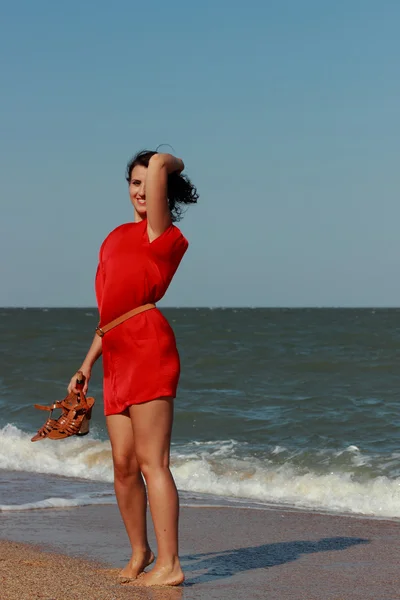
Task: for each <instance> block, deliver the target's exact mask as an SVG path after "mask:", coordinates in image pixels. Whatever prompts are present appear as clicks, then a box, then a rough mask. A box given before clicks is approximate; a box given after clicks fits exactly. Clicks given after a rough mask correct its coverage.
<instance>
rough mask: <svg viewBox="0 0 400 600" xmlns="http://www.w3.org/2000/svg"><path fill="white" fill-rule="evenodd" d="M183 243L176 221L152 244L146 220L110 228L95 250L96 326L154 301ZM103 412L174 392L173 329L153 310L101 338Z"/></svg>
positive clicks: (163, 288) (117, 410)
mask: <svg viewBox="0 0 400 600" xmlns="http://www.w3.org/2000/svg"><path fill="white" fill-rule="evenodd" d="M187 247H188V242H187V240H186V239H185V238H184V236H183V235H182V233H181V232H180V231H179V229H178V228H177V227H175V225H170V226H169V227H168V229H167V230H166V231H164V233H163V234H161V235H160V236H159V237H158V238H157V239H155V240H154V241H153V242H150V241H149V237H148V234H147V220H146V219H144V220H143V221H140V222H139V223H126V224H125V225H120V226H119V227H117V228H116V229H114V231H112V232H111V233H110V234H109V235H108V236H107V237H106V239H105V240H104V242H103V244H102V246H101V248H100V257H99V266H98V268H97V273H96V298H97V304H98V307H99V313H100V323H101V325H106V324H107V323H109V322H110V321H112V320H113V319H115V318H116V317H119V316H120V315H122V314H124V313H126V312H128V311H129V310H131V309H133V308H136V307H137V306H141V305H142V304H147V303H149V302H152V303H155V302H158V301H159V300H160V299H161V298H162V297H163V296H164V294H165V292H166V291H167V289H168V286H169V284H170V283H171V280H172V278H173V276H174V274H175V271H176V270H177V268H178V266H179V263H180V262H181V260H182V257H183V255H184V254H185V252H186V250H187ZM102 344H103V347H102V349H103V369H104V381H103V389H104V413H105V414H106V415H115V414H119V413H121V412H123V411H124V410H125V409H126V408H127V407H128V406H130V405H132V404H140V403H142V402H148V401H149V400H154V399H156V398H160V397H162V396H170V397H173V398H174V397H175V396H176V388H177V385H178V380H179V373H180V364H179V354H178V351H177V348H176V342H175V336H174V333H173V331H172V329H171V327H170V325H169V324H168V321H167V320H166V319H165V317H164V316H163V315H162V314H161V312H160V311H159V310H158V309H157V308H155V309H151V310H148V311H146V312H143V313H141V314H139V315H136V316H134V317H132V318H131V319H128V320H127V321H124V322H123V323H121V325H118V326H117V327H115V328H114V329H111V330H110V331H108V332H107V333H106V334H105V336H104V337H103V338H102Z"/></svg>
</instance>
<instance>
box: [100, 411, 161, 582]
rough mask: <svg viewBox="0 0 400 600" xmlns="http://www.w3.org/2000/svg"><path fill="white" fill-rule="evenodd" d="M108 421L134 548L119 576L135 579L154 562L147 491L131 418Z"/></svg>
mask: <svg viewBox="0 0 400 600" xmlns="http://www.w3.org/2000/svg"><path fill="white" fill-rule="evenodd" d="M106 422H107V429H108V433H109V436H110V441H111V447H112V454H113V463H114V487H115V495H116V497H117V502H118V507H119V510H120V512H121V516H122V520H123V522H124V525H125V528H126V531H127V534H128V537H129V541H130V543H131V547H132V557H131V559H130V561H129V563H128V564H127V565H126V567H125V568H124V569H122V571H121V573H120V576H121V577H123V578H128V579H135V578H136V577H137V576H138V574H139V573H141V572H142V571H143V570H144V569H145V567H147V565H149V564H150V563H151V562H152V561H153V560H154V555H153V553H152V552H151V550H150V546H149V542H148V540H147V529H146V510H147V496H146V488H145V485H144V481H143V478H142V475H141V473H140V470H139V466H138V462H137V459H136V454H135V444H134V437H133V431H132V424H131V419H130V417H129V415H128V414H121V415H111V416H109V417H107V418H106Z"/></svg>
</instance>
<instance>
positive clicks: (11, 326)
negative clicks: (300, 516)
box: [0, 308, 400, 520]
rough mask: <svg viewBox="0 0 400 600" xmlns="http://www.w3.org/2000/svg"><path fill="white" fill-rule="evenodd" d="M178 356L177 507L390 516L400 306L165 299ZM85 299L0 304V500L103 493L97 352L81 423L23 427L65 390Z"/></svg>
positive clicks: (101, 500)
mask: <svg viewBox="0 0 400 600" xmlns="http://www.w3.org/2000/svg"><path fill="white" fill-rule="evenodd" d="M162 310H163V313H164V314H165V316H166V317H167V318H168V320H169V321H170V323H171V325H172V327H173V329H174V331H175V335H176V338H177V343H178V347H179V351H180V355H181V367H182V375H181V381H180V387H179V390H178V396H177V399H176V401H175V422H174V430H173V441H172V447H171V465H172V472H173V474H174V477H175V480H176V483H177V487H178V489H179V493H180V499H181V503H182V505H188V506H190V505H195V506H236V507H248V508H253V509H258V510H266V509H271V508H272V509H281V508H282V507H284V508H286V509H294V510H301V511H308V512H310V511H316V512H320V513H330V514H332V513H333V514H341V515H353V516H364V517H369V518H374V519H390V520H399V519H400V445H399V433H400V416H399V415H400V412H399V406H400V404H399V400H400V376H399V373H400V309H261V308H254V309H251V308H238V309H234V308H226V309H223V308H216V309H212V308H176V309H173V308H166V309H162ZM97 320H98V315H97V311H96V309H94V308H79V309H70V308H68V309H56V308H37V309H29V308H27V309H9V308H3V309H0V511H2V512H10V511H22V510H24V511H27V510H46V509H55V508H58V509H64V508H70V507H75V506H83V505H92V504H110V503H115V502H116V500H115V495H114V490H113V468H112V460H111V450H110V443H109V441H108V437H107V432H106V428H105V420H104V416H103V406H102V373H101V360H100V361H99V363H98V364H97V365H96V366H95V367H94V370H93V376H92V379H91V385H90V395H92V396H94V397H95V398H96V404H95V408H94V414H93V417H92V421H91V433H90V434H89V435H88V436H86V437H83V438H77V437H71V438H68V439H66V440H61V441H52V440H43V441H39V442H35V443H32V442H31V441H30V440H31V437H32V436H33V435H34V433H35V432H36V431H37V429H39V428H40V427H41V425H42V424H43V423H44V420H45V418H46V416H47V415H46V413H44V412H41V411H38V410H36V409H35V408H34V406H33V405H34V404H35V403H40V404H50V403H52V402H53V401H54V400H56V399H62V398H63V397H64V396H65V395H66V387H67V384H68V382H69V380H70V378H71V376H72V375H73V373H74V372H75V371H76V369H77V368H78V367H79V366H80V364H81V361H82V360H83V358H84V356H85V353H86V351H87V349H88V347H89V345H90V343H91V340H92V338H93V332H94V329H95V326H96V324H97Z"/></svg>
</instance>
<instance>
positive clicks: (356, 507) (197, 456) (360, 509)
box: [0, 425, 400, 519]
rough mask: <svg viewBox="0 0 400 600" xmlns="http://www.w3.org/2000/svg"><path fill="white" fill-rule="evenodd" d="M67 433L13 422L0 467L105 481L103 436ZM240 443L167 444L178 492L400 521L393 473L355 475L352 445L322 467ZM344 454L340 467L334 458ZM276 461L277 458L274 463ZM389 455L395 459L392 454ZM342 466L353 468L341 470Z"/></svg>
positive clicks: (78, 501) (1, 446) (0, 432)
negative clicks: (58, 436)
mask: <svg viewBox="0 0 400 600" xmlns="http://www.w3.org/2000/svg"><path fill="white" fill-rule="evenodd" d="M95 433H96V432H94V436H93V433H92V435H91V437H90V439H88V438H83V439H80V438H76V437H72V438H70V439H67V440H63V441H62V442H53V441H51V440H43V441H40V442H36V443H35V444H32V442H31V441H30V437H31V436H30V435H29V434H27V433H25V432H23V431H21V430H20V429H18V428H17V427H15V426H13V425H7V426H6V427H4V428H3V429H0V468H2V469H8V470H11V471H26V472H30V473H45V474H54V475H59V474H62V475H63V476H66V477H71V478H80V479H87V480H91V481H103V482H112V479H113V467H112V458H111V447H110V443H109V442H108V441H103V440H99V439H96V437H95ZM245 449H246V448H245V447H244V448H243V444H239V442H236V441H235V440H221V441H219V442H218V441H210V442H196V441H194V442H191V443H190V444H187V445H186V446H182V445H181V446H177V445H176V446H173V448H172V456H171V464H172V472H173V474H174V477H175V480H176V483H177V486H178V488H179V489H180V490H182V491H186V492H192V493H200V494H202V493H203V494H212V495H213V496H214V497H215V496H217V497H218V496H219V497H223V498H231V499H232V500H234V499H237V500H240V501H241V504H242V501H246V499H247V500H248V501H249V502H250V501H252V502H257V503H259V504H260V505H262V504H264V505H266V506H267V505H271V504H274V505H279V506H281V505H283V506H290V507H296V508H299V509H308V510H309V509H312V510H317V511H318V510H319V511H326V512H331V513H341V514H361V515H368V516H370V517H381V518H382V517H385V518H390V519H397V518H400V478H389V477H387V476H385V475H376V476H373V477H364V478H361V477H359V476H357V465H358V464H365V463H366V462H368V456H362V454H361V453H360V451H359V449H358V448H356V447H354V446H353V447H348V448H345V449H343V450H341V451H340V452H337V453H336V454H335V455H333V454H332V456H331V459H330V461H329V460H326V461H325V462H326V464H325V472H321V471H319V472H317V471H315V470H313V469H312V468H308V469H307V468H305V467H304V466H303V467H302V468H301V469H300V468H299V466H298V465H296V464H294V462H293V460H292V459H291V458H290V456H289V457H285V459H284V461H283V462H282V459H281V457H282V456H283V455H284V454H285V449H284V448H283V447H276V448H275V449H272V450H271V452H270V455H269V458H268V459H267V458H260V457H254V456H247V457H246V456H243V455H242V456H239V451H241V452H242V454H243V450H245ZM342 454H346V455H348V456H349V457H350V458H349V462H348V464H347V467H346V470H340V466H338V464H337V463H335V460H337V458H338V456H340V455H342ZM278 458H279V459H280V462H278ZM392 460H398V456H397V457H392ZM349 465H350V467H351V465H353V466H354V470H353V471H352V470H351V468H350V470H349ZM109 502H110V498H99V497H97V496H90V495H87V496H85V495H83V496H82V495H81V496H77V497H76V498H72V499H71V498H69V499H66V498H47V499H43V500H40V501H38V502H35V503H32V504H31V505H29V504H20V505H13V506H11V505H8V504H7V505H6V504H4V505H2V506H0V510H3V511H8V510H28V509H34V508H36V509H39V508H63V507H67V506H78V505H82V504H99V503H109Z"/></svg>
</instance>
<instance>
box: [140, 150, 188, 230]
mask: <svg viewBox="0 0 400 600" xmlns="http://www.w3.org/2000/svg"><path fill="white" fill-rule="evenodd" d="M184 168H185V165H184V164H183V161H182V160H181V159H180V158H176V157H175V156H172V154H154V156H152V157H151V158H150V161H149V166H148V169H147V174H146V211H147V231H148V235H149V240H150V242H152V241H154V240H155V239H156V238H158V237H159V236H160V235H161V234H162V233H164V231H165V230H166V229H167V228H168V227H169V226H170V225H171V213H170V210H169V207H168V196H167V193H168V175H170V174H171V173H175V172H176V173H180V172H181V171H183V169H184Z"/></svg>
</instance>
